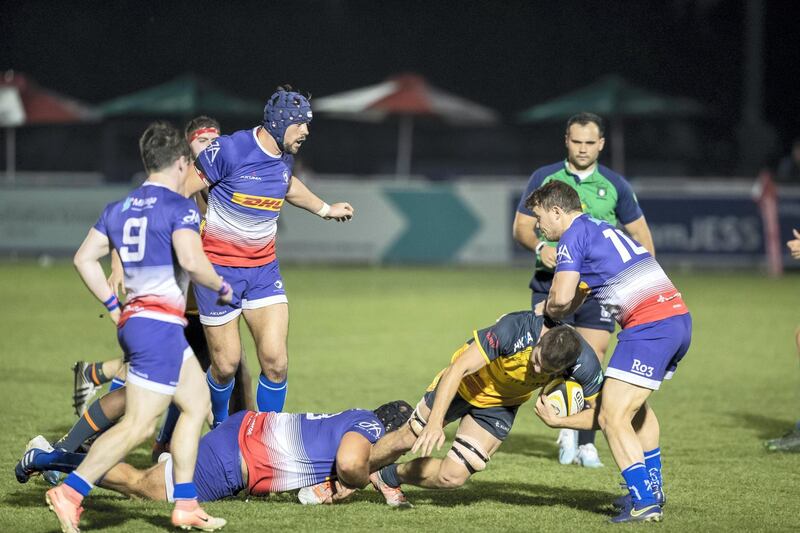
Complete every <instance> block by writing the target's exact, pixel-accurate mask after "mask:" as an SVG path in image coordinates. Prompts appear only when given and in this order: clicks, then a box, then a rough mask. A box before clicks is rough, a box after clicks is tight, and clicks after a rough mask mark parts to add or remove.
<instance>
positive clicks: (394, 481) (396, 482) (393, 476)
mask: <svg viewBox="0 0 800 533" xmlns="http://www.w3.org/2000/svg"><path fill="white" fill-rule="evenodd" d="M380 472H381V479H382V480H383V482H384V483H386V484H387V485H389V486H390V487H399V486H400V479H399V478H398V477H397V463H392V464H390V465H389V466H384V467H383V468H381V470H380Z"/></svg>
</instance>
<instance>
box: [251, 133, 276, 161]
mask: <svg viewBox="0 0 800 533" xmlns="http://www.w3.org/2000/svg"><path fill="white" fill-rule="evenodd" d="M260 127H261V126H256V127H255V128H253V140H254V141H255V143H256V146H258V147H259V148H260V149H261V151H262V152H264V153H265V154H266V155H268V156H269V157H271V158H272V159H280V158H281V156H280V154H279V155H273V154H271V153H269V152H267V149H266V148H264V147H263V146H261V143H260V142H258V128H260Z"/></svg>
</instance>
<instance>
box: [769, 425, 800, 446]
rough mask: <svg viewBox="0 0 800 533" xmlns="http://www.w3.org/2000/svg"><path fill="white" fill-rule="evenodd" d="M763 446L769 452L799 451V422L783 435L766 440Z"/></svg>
mask: <svg viewBox="0 0 800 533" xmlns="http://www.w3.org/2000/svg"><path fill="white" fill-rule="evenodd" d="M764 447H765V448H766V449H767V450H768V451H770V452H800V422H798V425H796V426H795V427H794V429H793V430H792V431H790V432H789V433H787V434H786V435H784V436H783V437H780V438H777V439H770V440H768V441H766V442H765V443H764Z"/></svg>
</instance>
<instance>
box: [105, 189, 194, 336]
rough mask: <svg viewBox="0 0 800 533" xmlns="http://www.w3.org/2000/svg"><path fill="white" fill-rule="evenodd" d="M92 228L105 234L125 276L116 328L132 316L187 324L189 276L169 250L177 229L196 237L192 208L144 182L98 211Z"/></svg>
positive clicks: (174, 195)
mask: <svg viewBox="0 0 800 533" xmlns="http://www.w3.org/2000/svg"><path fill="white" fill-rule="evenodd" d="M94 229H96V230H97V231H99V232H100V233H102V234H103V235H106V236H107V237H108V239H109V241H110V244H111V246H112V247H113V248H114V249H116V250H117V252H118V253H119V257H120V259H121V260H122V266H123V268H124V271H125V290H126V299H125V305H124V307H123V309H122V317H121V318H120V321H119V324H118V327H122V326H123V324H124V323H125V322H126V321H127V320H128V319H129V318H131V317H133V316H140V317H145V318H151V319H153V320H161V321H163V322H171V323H175V324H180V325H182V326H185V325H186V319H185V318H184V311H185V309H186V289H187V286H188V284H189V276H188V275H187V274H186V272H184V271H183V269H182V268H181V266H180V264H178V259H177V257H176V256H175V253H174V251H173V247H172V234H173V233H174V232H175V231H177V230H181V229H189V230H192V231H195V232H198V233H199V232H200V214H199V213H198V211H197V204H195V203H194V202H192V201H191V200H189V199H187V198H184V197H183V196H181V195H180V194H178V193H176V192H173V191H171V190H170V189H168V188H167V187H164V186H162V185H159V184H156V183H149V182H145V183H144V184H143V185H142V186H141V187H139V188H138V189H135V190H133V191H132V192H131V193H130V194H128V196H127V197H126V198H125V199H124V200H121V201H118V202H114V203H111V204H109V205H107V206H106V208H105V209H104V210H103V214H102V215H100V219H99V220H98V221H97V223H96V224H95V225H94Z"/></svg>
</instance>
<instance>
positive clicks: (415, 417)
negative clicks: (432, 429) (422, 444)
mask: <svg viewBox="0 0 800 533" xmlns="http://www.w3.org/2000/svg"><path fill="white" fill-rule="evenodd" d="M424 403H425V400H424V399H422V400H420V401H419V403H418V404H417V407H416V408H415V409H414V412H413V413H411V416H410V417H409V419H408V427H409V428H411V433H413V434H414V436H415V437H419V434H420V433H422V430H423V429H425V425H426V424H427V423H428V421H427V420H425V419H424V418H423V417H422V415H421V414H419V408H420V405H423V404H424Z"/></svg>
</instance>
